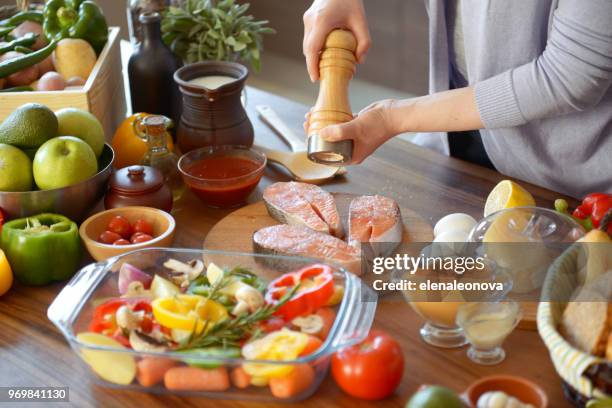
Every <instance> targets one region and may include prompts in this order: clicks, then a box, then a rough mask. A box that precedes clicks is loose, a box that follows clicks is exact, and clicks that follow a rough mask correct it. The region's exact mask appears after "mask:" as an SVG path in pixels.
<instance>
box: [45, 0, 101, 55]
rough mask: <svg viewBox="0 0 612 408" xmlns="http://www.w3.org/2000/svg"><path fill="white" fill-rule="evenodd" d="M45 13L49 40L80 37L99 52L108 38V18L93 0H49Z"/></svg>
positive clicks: (46, 35)
mask: <svg viewBox="0 0 612 408" xmlns="http://www.w3.org/2000/svg"><path fill="white" fill-rule="evenodd" d="M43 14H44V17H45V19H44V22H43V32H44V33H45V37H47V40H49V41H53V40H56V41H59V40H61V39H64V38H80V39H83V40H86V41H87V42H89V43H90V44H91V46H92V47H93V49H94V50H95V51H96V53H98V54H99V53H100V51H102V48H104V45H105V44H106V41H107V40H108V25H107V24H106V18H105V17H104V14H103V13H102V10H101V9H100V7H98V5H97V4H96V3H94V2H93V1H91V0H85V1H83V0H49V1H47V4H45V9H44V11H43Z"/></svg>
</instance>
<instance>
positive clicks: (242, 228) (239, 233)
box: [204, 193, 433, 252]
mask: <svg viewBox="0 0 612 408" xmlns="http://www.w3.org/2000/svg"><path fill="white" fill-rule="evenodd" d="M355 197H357V195H355V194H345V193H334V198H335V199H336V205H337V207H338V212H339V213H340V216H341V218H342V223H343V225H344V231H345V232H346V231H348V228H347V220H348V210H349V205H350V203H351V200H352V199H353V198H355ZM400 210H401V212H402V221H403V223H404V236H403V243H408V242H431V241H432V240H433V229H432V227H431V225H429V223H428V222H427V221H426V220H424V219H423V218H422V217H421V216H420V215H418V214H417V213H415V212H414V211H412V210H410V209H408V208H401V209H400ZM277 224H279V222H278V221H276V220H275V219H274V218H272V217H270V215H269V214H268V210H266V205H265V204H264V202H263V201H259V202H257V203H254V204H251V205H247V206H246V207H242V208H240V209H238V210H236V211H234V212H233V213H231V214H229V215H228V216H226V217H225V218H223V219H222V220H221V221H219V222H218V223H217V224H215V226H214V227H213V228H212V229H211V230H210V232H209V233H208V235H207V236H206V239H205V240H204V249H208V250H222V251H238V252H253V241H252V237H253V234H254V233H255V231H257V230H259V229H261V228H264V227H269V226H272V225H277Z"/></svg>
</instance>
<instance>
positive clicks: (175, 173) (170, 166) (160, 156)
mask: <svg viewBox="0 0 612 408" xmlns="http://www.w3.org/2000/svg"><path fill="white" fill-rule="evenodd" d="M171 124H172V121H171V120H170V119H168V118H167V117H165V116H162V115H150V116H147V117H145V118H144V119H143V120H142V121H140V122H138V126H136V131H137V132H139V133H141V136H143V137H144V138H145V140H146V141H147V145H148V147H149V150H148V151H147V153H146V154H145V155H144V157H143V158H142V161H141V164H144V165H147V166H151V167H153V168H155V169H157V170H159V171H160V173H161V174H162V175H163V179H164V183H166V185H167V186H168V187H170V190H171V191H172V198H173V200H174V201H177V200H179V199H180V198H181V197H182V196H183V193H184V192H185V184H184V183H183V178H182V177H181V174H180V172H179V170H178V160H179V158H178V156H177V155H176V154H175V153H174V152H172V151H170V150H169V149H168V145H167V140H168V128H169V127H170V125H171Z"/></svg>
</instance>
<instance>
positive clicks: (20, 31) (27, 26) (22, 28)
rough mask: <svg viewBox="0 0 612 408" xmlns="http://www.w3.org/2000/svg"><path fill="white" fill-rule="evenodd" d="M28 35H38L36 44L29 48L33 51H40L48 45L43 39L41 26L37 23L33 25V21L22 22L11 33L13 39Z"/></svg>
mask: <svg viewBox="0 0 612 408" xmlns="http://www.w3.org/2000/svg"><path fill="white" fill-rule="evenodd" d="M28 33H34V34H38V38H37V39H36V42H35V43H34V45H32V47H30V48H32V49H33V50H40V49H41V48H43V47H44V46H46V45H47V44H48V41H47V39H46V38H45V35H44V34H43V28H42V26H41V25H40V24H38V23H35V22H34V21H24V22H23V23H21V24H19V25H18V26H17V27H16V28H15V29H14V30H13V31H12V32H11V34H12V35H13V37H17V38H21V37H23V36H24V35H26V34H28Z"/></svg>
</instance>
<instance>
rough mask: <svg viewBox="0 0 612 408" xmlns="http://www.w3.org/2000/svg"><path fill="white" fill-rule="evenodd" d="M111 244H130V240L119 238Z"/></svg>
mask: <svg viewBox="0 0 612 408" xmlns="http://www.w3.org/2000/svg"><path fill="white" fill-rule="evenodd" d="M113 245H130V241H128V240H127V239H123V238H121V239H118V240H116V241H115V242H113Z"/></svg>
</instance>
